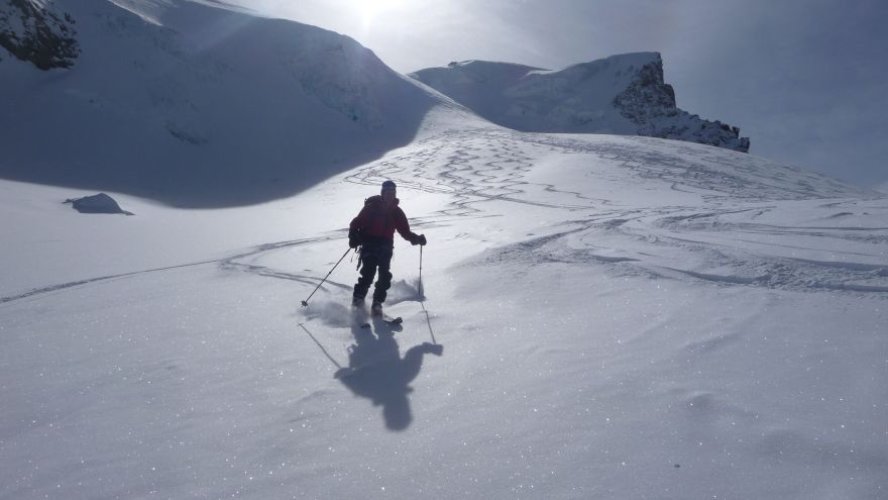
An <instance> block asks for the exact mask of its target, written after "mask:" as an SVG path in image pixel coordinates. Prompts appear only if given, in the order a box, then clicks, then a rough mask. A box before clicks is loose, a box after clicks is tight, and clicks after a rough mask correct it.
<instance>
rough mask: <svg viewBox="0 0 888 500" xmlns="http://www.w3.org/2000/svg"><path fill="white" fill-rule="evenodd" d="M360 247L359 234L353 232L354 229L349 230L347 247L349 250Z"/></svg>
mask: <svg viewBox="0 0 888 500" xmlns="http://www.w3.org/2000/svg"><path fill="white" fill-rule="evenodd" d="M360 245H361V233H359V232H357V231H355V230H354V229H351V230H349V232H348V247H349V248H358V247H359V246H360Z"/></svg>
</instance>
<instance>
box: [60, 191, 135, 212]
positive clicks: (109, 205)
mask: <svg viewBox="0 0 888 500" xmlns="http://www.w3.org/2000/svg"><path fill="white" fill-rule="evenodd" d="M65 203H70V204H71V205H72V206H73V207H74V209H75V210H77V211H78V212H80V213H82V214H124V215H133V213H132V212H127V211H126V210H123V209H122V208H120V205H118V204H117V201H115V200H114V198H112V197H110V196H108V195H107V194H105V193H99V194H94V195H92V196H84V197H83V198H72V199H69V200H65Z"/></svg>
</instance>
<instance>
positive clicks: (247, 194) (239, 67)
mask: <svg viewBox="0 0 888 500" xmlns="http://www.w3.org/2000/svg"><path fill="white" fill-rule="evenodd" d="M22 9H25V10H22ZM44 9H45V10H44ZM40 13H43V16H44V17H43V18H40V19H43V20H42V21H39V22H38V21H36V20H35V19H38V18H37V17H36V16H38V15H39V14H40ZM23 19H24V20H26V21H27V20H30V21H28V22H29V23H30V25H34V26H38V27H39V26H43V25H46V26H56V24H58V23H61V24H58V25H59V26H61V28H56V32H51V31H47V30H41V29H37V28H31V27H29V26H30V25H29V24H27V23H26V22H24V21H23ZM52 20H56V21H58V22H57V23H56V24H53V22H56V21H52ZM50 21H52V22H50ZM0 33H6V34H7V35H4V36H5V39H7V40H13V41H15V40H36V39H37V38H36V35H35V36H29V35H28V34H29V33H48V34H47V35H46V36H45V37H44V38H46V39H48V40H55V39H56V38H53V36H54V35H52V33H56V35H57V36H62V35H64V36H67V37H68V39H70V40H71V47H73V48H75V49H76V51H74V50H73V49H72V52H71V54H69V57H67V58H63V57H61V56H59V57H58V58H56V59H63V60H64V61H66V63H65V64H64V65H62V66H70V67H68V68H67V69H51V70H49V71H44V70H41V69H38V66H43V65H42V64H41V63H40V61H41V60H43V59H52V57H48V56H46V55H43V56H41V57H42V59H40V58H37V57H36V56H34V57H30V58H28V57H27V56H28V55H29V54H30V55H32V56H33V55H34V54H38V55H40V54H42V52H39V51H38V52H33V51H31V52H29V51H27V50H22V51H17V52H14V53H17V54H18V55H20V56H23V57H25V60H20V59H19V58H17V57H12V55H11V54H10V53H9V47H11V45H9V44H3V47H4V48H0V82H2V85H0V91H2V93H3V96H4V98H3V99H2V100H0V130H2V133H0V149H2V151H3V155H2V158H0V177H2V178H6V179H12V180H20V181H29V182H38V183H44V184H55V185H65V186H77V187H83V188H94V189H99V190H109V191H120V192H127V193H132V194H137V195H139V196H146V197H150V198H154V199H158V200H161V201H164V202H167V203H174V204H179V205H183V206H218V205H220V204H244V203H255V202H258V201H264V200H268V199H273V198H279V197H283V196H287V195H290V194H293V193H295V192H297V191H299V190H301V189H304V188H306V187H308V186H311V185H312V184H314V183H316V182H318V181H320V180H322V179H323V178H325V177H327V176H329V175H331V174H333V173H336V172H341V171H343V170H346V169H348V168H350V167H353V166H355V165H358V164H361V163H364V162H366V161H369V160H371V159H373V158H375V157H378V156H379V155H381V154H383V153H384V152H385V151H388V150H390V149H392V148H395V147H397V146H401V145H404V144H406V143H407V142H409V141H410V140H411V139H412V138H413V137H414V135H415V134H416V131H417V129H418V127H419V124H420V122H421V121H422V119H423V117H424V116H425V113H426V111H427V110H428V109H429V108H431V107H433V106H437V105H440V104H441V103H442V98H441V97H439V96H437V95H434V93H430V92H429V91H427V90H424V89H422V88H420V87H419V86H417V85H416V84H415V82H413V80H411V79H409V78H407V77H404V76H402V75H400V74H398V73H396V72H394V71H392V70H391V69H389V68H388V67H387V66H386V65H385V64H383V63H382V62H381V61H380V60H379V59H378V58H377V57H376V56H375V55H374V54H373V53H372V52H371V51H370V50H368V49H366V48H364V47H362V46H361V45H359V44H358V43H357V42H355V41H354V40H352V39H350V38H347V37H345V36H341V35H338V34H336V33H332V32H329V31H326V30H323V29H320V28H316V27H313V26H307V25H302V24H298V23H294V22H291V21H283V20H276V19H266V18H263V17H258V16H257V15H255V14H253V13H249V12H241V11H237V10H232V9H227V8H222V6H221V4H217V3H212V2H210V3H207V4H203V3H195V2H189V1H184V0H170V1H163V2H149V1H129V0H119V1H118V2H117V3H116V4H115V3H111V2H109V1H105V0H102V1H90V2H83V1H79V0H59V1H56V2H49V3H47V4H46V6H43V4H42V3H41V4H36V3H32V2H30V1H29V0H4V1H3V3H0ZM16 33H18V35H15V34H16ZM33 43H34V44H36V45H41V44H40V43H38V42H33ZM44 45H45V44H44ZM56 45H58V44H56ZM75 54H76V55H75ZM447 105H450V106H452V104H447ZM319 144H320V145H323V147H319V146H318V145H319Z"/></svg>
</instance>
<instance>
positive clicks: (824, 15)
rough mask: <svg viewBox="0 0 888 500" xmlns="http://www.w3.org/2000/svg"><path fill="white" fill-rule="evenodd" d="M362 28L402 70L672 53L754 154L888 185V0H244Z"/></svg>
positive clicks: (686, 96) (709, 107)
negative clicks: (465, 62) (748, 141)
mask: <svg viewBox="0 0 888 500" xmlns="http://www.w3.org/2000/svg"><path fill="white" fill-rule="evenodd" d="M239 3H241V4H245V5H249V6H250V7H252V8H254V9H256V10H259V11H263V12H269V13H272V14H274V15H279V16H281V17H286V18H289V19H293V20H296V21H300V22H303V23H307V24H313V25H316V26H320V27H323V28H327V29H330V30H333V31H336V32H339V33H343V34H346V35H349V36H351V37H352V38H354V39H356V40H357V41H359V42H360V43H361V44H363V45H365V46H366V47H368V48H370V49H372V50H373V51H374V52H375V53H376V54H377V55H378V56H379V57H380V58H381V59H382V60H383V61H385V62H386V63H387V64H388V65H389V66H391V67H392V68H394V69H395V70H397V71H400V72H403V73H409V72H412V71H416V70H419V69H422V68H427V67H432V66H444V65H446V64H447V63H449V62H451V61H460V60H466V59H484V60H493V61H506V62H514V63H520V64H527V65H532V66H539V67H542V68H548V69H561V68H563V67H566V66H569V65H571V64H576V63H580V62H587V61H591V60H595V59H599V58H602V57H607V56H610V55H614V54H620V53H625V52H638V51H656V52H660V53H661V54H662V55H663V63H664V70H665V77H666V82H667V83H670V84H672V85H673V86H674V87H675V91H676V98H677V100H678V106H679V107H680V108H682V109H684V110H686V111H689V112H691V113H695V114H699V115H700V116H702V117H703V118H707V119H712V120H715V119H717V120H721V121H723V122H726V123H729V124H731V125H736V126H739V127H740V131H741V134H742V135H744V136H749V137H750V138H751V141H752V147H751V150H750V152H751V153H752V154H756V155H760V156H764V157H768V158H772V159H776V160H780V161H783V162H785V163H789V164H792V165H798V166H802V167H804V168H807V169H810V170H815V171H819V172H824V173H828V174H830V175H833V176H835V177H838V178H841V179H844V180H849V181H852V182H855V183H857V184H860V185H874V184H877V183H884V182H888V161H886V157H888V84H886V81H888V64H886V63H885V61H886V60H888V55H886V53H888V35H886V34H885V31H886V30H885V29H884V26H885V24H886V23H888V1H885V0H744V1H738V0H437V1H428V0H377V1H373V0H240V2H239Z"/></svg>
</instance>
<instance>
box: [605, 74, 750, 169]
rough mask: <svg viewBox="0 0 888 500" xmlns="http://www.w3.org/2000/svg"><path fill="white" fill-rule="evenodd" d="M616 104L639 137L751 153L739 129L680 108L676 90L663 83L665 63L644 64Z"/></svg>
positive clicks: (745, 138) (615, 99) (617, 97)
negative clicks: (635, 128)
mask: <svg viewBox="0 0 888 500" xmlns="http://www.w3.org/2000/svg"><path fill="white" fill-rule="evenodd" d="M613 104H614V107H615V108H616V109H618V110H619V111H620V114H622V115H623V116H624V117H626V118H627V119H629V120H630V121H632V122H633V123H635V124H637V125H638V126H639V135H648V136H652V137H660V138H663V139H677V140H683V141H691V142H699V143H701V144H709V145H712V146H718V147H722V148H727V149H733V150H735V151H740V152H743V153H746V152H749V138H748V137H740V129H739V128H737V127H732V126H730V125H727V124H724V123H722V122H720V121H718V120H716V121H709V120H703V119H701V118H699V117H698V116H697V115H691V114H689V113H687V112H686V111H682V110H680V109H678V107H677V106H676V104H675V90H674V89H673V88H672V85H669V84H667V83H665V82H664V80H663V63H662V61H659V60H658V61H655V62H650V63H648V64H646V65H644V66H643V67H642V68H641V69H640V70H639V71H638V74H637V77H636V78H635V80H634V81H633V82H632V83H631V84H630V85H629V86H628V87H627V88H626V90H624V91H623V92H621V93H620V94H619V95H617V96H616V97H615V98H614V102H613Z"/></svg>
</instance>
